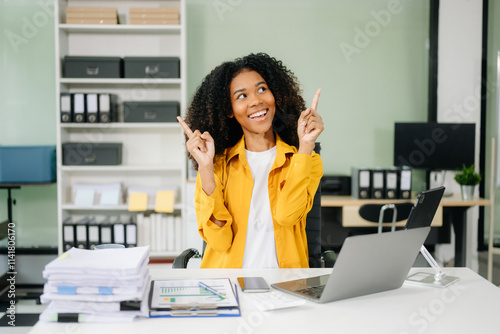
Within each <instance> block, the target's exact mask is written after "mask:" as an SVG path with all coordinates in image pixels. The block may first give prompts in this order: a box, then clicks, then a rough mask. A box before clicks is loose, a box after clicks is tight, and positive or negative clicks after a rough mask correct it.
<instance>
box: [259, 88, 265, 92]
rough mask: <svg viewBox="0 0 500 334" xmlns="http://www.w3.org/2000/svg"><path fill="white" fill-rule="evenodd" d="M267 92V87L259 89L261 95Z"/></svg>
mask: <svg viewBox="0 0 500 334" xmlns="http://www.w3.org/2000/svg"><path fill="white" fill-rule="evenodd" d="M266 90H267V88H266V87H259V93H262V92H265V91H266Z"/></svg>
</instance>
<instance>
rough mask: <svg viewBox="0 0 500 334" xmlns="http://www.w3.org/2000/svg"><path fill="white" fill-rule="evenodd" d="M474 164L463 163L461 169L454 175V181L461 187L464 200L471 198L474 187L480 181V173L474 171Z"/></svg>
mask: <svg viewBox="0 0 500 334" xmlns="http://www.w3.org/2000/svg"><path fill="white" fill-rule="evenodd" d="M474 168H475V166H474V164H472V165H471V166H469V167H467V166H465V164H464V165H463V167H462V171H461V172H459V173H458V174H456V175H455V181H457V182H458V184H460V187H461V188H462V199H463V200H464V201H467V200H471V199H472V198H473V197H474V189H475V187H476V185H477V184H478V183H479V182H481V175H480V174H478V173H476V172H475V171H474Z"/></svg>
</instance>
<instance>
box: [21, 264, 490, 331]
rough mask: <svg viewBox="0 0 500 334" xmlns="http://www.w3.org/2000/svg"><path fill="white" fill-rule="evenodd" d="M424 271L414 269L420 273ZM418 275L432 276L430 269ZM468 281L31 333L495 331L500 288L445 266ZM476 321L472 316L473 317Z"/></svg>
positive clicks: (160, 268) (202, 272) (207, 272)
mask: <svg viewBox="0 0 500 334" xmlns="http://www.w3.org/2000/svg"><path fill="white" fill-rule="evenodd" d="M150 268H151V275H152V277H153V279H168V278H209V277H211V278H220V277H229V278H230V279H231V281H232V283H236V278H237V277H239V276H263V277H264V278H265V279H266V280H267V282H268V283H269V284H271V283H276V282H280V281H284V280H290V279H295V278H304V277H310V276H313V275H320V274H328V273H330V272H331V269H267V270H255V269H254V270H252V269H168V267H167V266H166V265H151V266H150ZM415 271H417V269H415V268H414V269H412V271H411V272H415ZM418 271H427V272H432V269H430V268H425V269H419V270H418ZM445 272H446V273H447V274H449V275H453V276H459V277H460V278H461V280H460V281H459V282H458V283H456V284H454V285H452V286H450V287H448V288H446V289H440V288H432V287H424V286H419V285H411V284H407V283H405V284H404V285H403V287H402V288H400V289H396V290H391V291H386V292H382V293H377V294H372V295H367V296H362V297H357V298H351V299H346V300H341V301H336V302H331V303H326V304H317V303H314V302H311V301H306V303H305V304H304V305H302V306H299V307H295V308H290V309H283V310H278V311H272V312H261V311H259V310H258V309H256V308H255V307H254V306H253V304H251V303H250V302H249V301H248V300H247V299H246V298H245V294H244V293H243V292H241V289H240V288H239V287H238V293H239V296H240V305H241V317H234V318H233V317H228V318H188V319H187V318H180V319H173V318H156V319H141V320H138V321H135V322H133V323H118V324H74V323H37V324H36V326H35V327H33V329H32V331H31V332H30V333H31V334H47V333H79V334H99V333H106V334H108V333H120V334H138V333H203V334H210V333H214V334H215V333H217V334H223V333H272V334H276V333H309V332H311V331H314V332H324V333H331V332H335V333H343V334H346V333H395V334H403V333H422V332H423V333H439V334H442V333H455V334H460V333H467V334H469V333H476V332H477V331H479V330H480V331H482V332H484V333H496V332H497V331H498V328H499V323H498V320H497V317H496V313H497V311H498V306H499V305H500V289H499V288H497V287H495V286H494V285H493V284H491V283H490V282H488V281H487V280H485V279H484V278H482V277H480V276H479V275H477V274H476V273H474V272H473V271H472V270H470V269H468V268H445ZM471 316H472V318H471Z"/></svg>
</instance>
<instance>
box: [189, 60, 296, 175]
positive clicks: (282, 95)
mask: <svg viewBox="0 0 500 334" xmlns="http://www.w3.org/2000/svg"><path fill="white" fill-rule="evenodd" d="M244 70H253V71H256V72H257V73H259V74H260V75H261V76H262V78H263V79H264V80H265V81H266V84H267V86H268V87H269V89H270V90H271V92H272V93H273V95H274V100H275V104H276V112H275V115H274V119H273V130H274V131H276V132H277V133H278V134H279V136H280V137H281V139H283V141H285V142H286V143H287V144H289V145H292V146H295V147H298V145H299V139H298V135H297V121H298V119H299V116H300V113H301V112H302V111H303V110H305V109H306V107H305V102H304V99H303V98H302V96H301V93H302V91H301V89H300V86H299V83H298V80H297V78H296V77H295V75H294V74H293V73H292V72H291V71H290V70H288V69H287V68H286V67H285V66H284V65H283V63H282V62H281V61H279V60H276V59H275V58H273V57H270V56H269V55H267V54H265V53H257V54H250V55H248V56H246V57H242V58H237V59H235V60H234V61H228V62H225V63H222V64H221V65H219V66H217V67H216V68H215V69H214V70H212V72H210V74H208V75H207V76H206V77H205V78H204V79H203V81H202V83H201V85H200V86H199V87H198V89H197V90H196V93H195V94H194V96H193V99H192V101H191V104H190V105H189V107H188V109H187V113H186V120H185V121H186V123H187V124H188V126H189V127H190V128H191V129H192V130H193V131H194V130H199V131H200V132H201V133H203V132H205V131H208V132H209V133H210V135H211V136H212V137H213V139H214V144H215V154H216V155H217V154H221V153H222V152H224V150H225V149H226V148H229V147H232V146H234V145H235V144H236V143H237V142H238V141H239V140H240V139H241V137H242V136H243V130H242V128H241V126H240V124H239V123H238V122H237V121H236V118H235V117H232V118H230V117H229V116H231V115H232V114H233V110H232V105H231V96H230V95H231V94H230V85H231V81H232V80H233V78H234V77H236V75H238V74H239V73H241V72H242V71H244ZM186 140H187V138H186ZM188 156H189V158H190V159H191V160H192V162H193V164H194V168H195V169H196V170H197V169H198V164H197V163H196V160H194V158H193V157H192V156H191V155H190V154H189V153H188Z"/></svg>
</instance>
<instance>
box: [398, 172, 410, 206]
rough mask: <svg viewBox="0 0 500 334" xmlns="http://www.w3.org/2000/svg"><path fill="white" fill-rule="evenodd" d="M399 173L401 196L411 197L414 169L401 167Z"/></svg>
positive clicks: (404, 197) (403, 197)
mask: <svg viewBox="0 0 500 334" xmlns="http://www.w3.org/2000/svg"><path fill="white" fill-rule="evenodd" d="M399 175H400V182H399V198H402V199H410V198H411V178H412V170H411V168H409V167H403V168H401V170H400V172H399Z"/></svg>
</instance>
